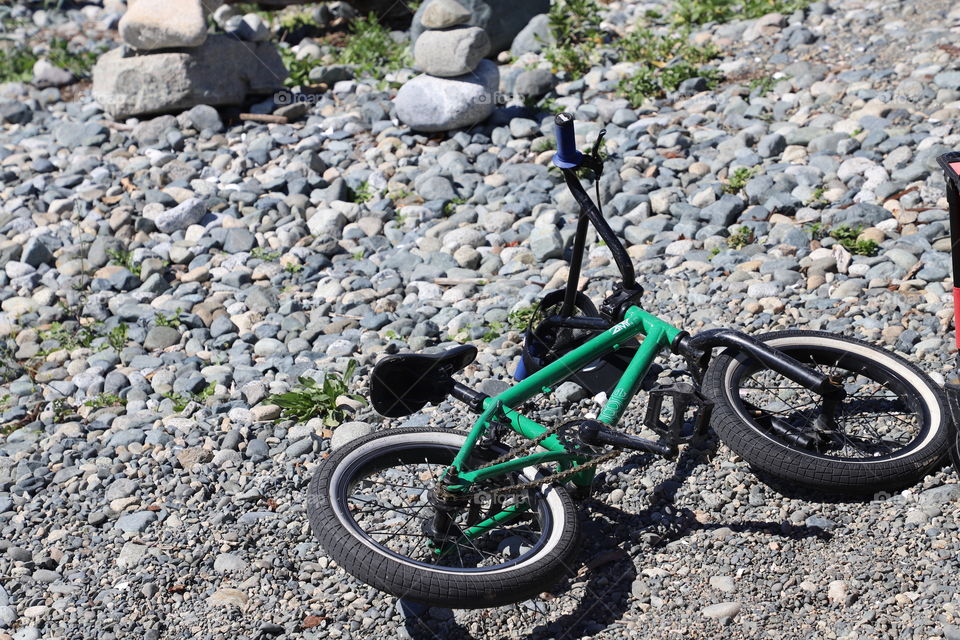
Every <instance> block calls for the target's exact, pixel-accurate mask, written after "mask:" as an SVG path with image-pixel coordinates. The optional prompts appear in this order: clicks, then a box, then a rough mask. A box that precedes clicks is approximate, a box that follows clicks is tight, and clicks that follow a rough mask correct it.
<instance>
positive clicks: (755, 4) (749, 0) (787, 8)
mask: <svg viewBox="0 0 960 640" xmlns="http://www.w3.org/2000/svg"><path fill="white" fill-rule="evenodd" d="M812 2H813V0H742V2H741V3H740V4H739V6H738V7H737V9H738V12H739V14H740V16H741V17H743V18H746V19H747V20H753V19H755V18H759V17H761V16H765V15H767V14H768V13H783V14H790V13H793V12H794V11H796V10H797V9H806V8H807V7H809V6H810V4H811V3H812Z"/></svg>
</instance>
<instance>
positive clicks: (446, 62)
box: [413, 27, 490, 78]
mask: <svg viewBox="0 0 960 640" xmlns="http://www.w3.org/2000/svg"><path fill="white" fill-rule="evenodd" d="M488 53H490V39H489V38H488V37H487V32H486V31H484V30H483V29H481V28H480V27H455V28H453V29H445V30H443V31H434V30H430V31H424V32H423V33H422V34H421V35H420V37H419V38H417V43H416V45H415V46H414V48H413V57H414V61H415V62H416V65H417V68H418V69H420V70H421V71H423V72H424V73H429V74H430V75H432V76H440V77H442V78H452V77H453V76H462V75H463V74H465V73H469V72H471V71H473V70H474V69H476V68H477V65H478V64H480V61H481V60H483V59H484V58H485V57H486V55H487V54H488Z"/></svg>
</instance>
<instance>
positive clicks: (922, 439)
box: [703, 331, 950, 494]
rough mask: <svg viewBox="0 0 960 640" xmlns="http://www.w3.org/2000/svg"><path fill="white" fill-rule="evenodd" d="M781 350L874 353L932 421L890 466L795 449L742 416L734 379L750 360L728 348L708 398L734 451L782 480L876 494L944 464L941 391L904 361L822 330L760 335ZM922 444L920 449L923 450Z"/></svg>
mask: <svg viewBox="0 0 960 640" xmlns="http://www.w3.org/2000/svg"><path fill="white" fill-rule="evenodd" d="M758 338H759V339H760V340H763V341H764V342H774V343H775V345H776V346H780V347H783V346H791V342H793V343H794V345H795V346H799V347H802V346H804V344H806V346H816V345H817V343H818V342H819V346H820V347H821V348H833V349H841V348H842V349H844V350H847V351H848V352H850V353H853V354H855V355H856V356H863V357H867V354H871V355H872V356H873V357H874V358H877V360H875V361H874V363H875V366H885V367H887V368H888V370H890V368H891V367H892V368H893V370H894V371H895V372H896V373H898V374H899V375H900V376H902V378H903V380H902V382H903V383H904V384H906V385H908V386H910V387H912V389H913V391H914V392H916V393H918V394H919V396H920V397H921V398H922V399H923V402H924V405H925V406H926V408H927V410H928V411H929V421H928V423H927V424H925V426H924V427H923V428H922V429H921V432H920V433H919V434H918V435H917V437H916V438H915V439H914V440H913V441H912V442H911V443H910V444H909V445H907V446H906V447H904V449H902V450H901V451H900V453H899V457H897V458H894V459H889V460H884V459H878V460H873V459H866V460H861V461H849V460H842V459H836V458H830V457H829V456H823V455H819V454H815V453H812V452H810V451H806V450H803V449H799V448H794V447H791V446H790V445H788V444H786V443H784V442H783V441H782V440H779V439H776V438H774V437H772V436H770V435H768V434H766V433H765V432H764V431H763V430H761V429H760V428H759V427H757V426H755V425H754V424H752V423H751V422H750V421H749V420H747V419H745V418H743V417H742V416H741V415H740V414H739V413H738V411H737V409H736V407H735V406H733V402H732V400H731V399H730V397H729V395H728V394H729V393H730V392H731V391H735V390H731V388H730V384H731V381H730V377H731V376H732V375H733V373H734V372H735V370H736V369H737V368H739V367H741V366H743V363H745V362H746V361H747V360H748V359H749V356H747V355H746V354H743V353H740V352H737V351H735V350H731V349H728V350H726V351H725V352H723V353H722V354H720V355H719V356H718V357H717V358H715V359H714V360H713V361H712V362H711V364H710V366H709V367H708V368H707V371H706V373H705V375H704V382H703V392H704V394H705V395H706V397H707V398H708V399H710V400H711V401H712V402H713V403H714V408H713V416H712V420H711V423H712V426H713V428H714V430H715V431H716V432H717V435H719V436H720V439H721V441H723V442H724V443H725V444H726V445H727V446H728V447H729V448H730V449H732V450H733V451H735V452H736V453H737V454H738V455H739V456H740V457H742V458H743V459H744V460H746V461H747V462H748V463H749V464H750V465H751V466H752V467H753V468H755V469H756V470H759V471H761V472H763V473H767V474H769V475H771V476H774V477H776V478H778V479H780V480H784V481H787V482H789V483H795V484H799V485H802V486H804V487H807V488H812V489H817V490H822V491H837V492H843V493H851V494H871V493H876V492H878V491H890V490H894V489H899V488H903V487H906V486H909V485H912V484H914V483H916V482H917V480H919V479H920V478H922V477H923V476H924V475H925V474H926V473H928V472H929V471H931V470H932V469H934V468H935V467H936V466H937V465H939V464H941V463H942V462H943V460H944V457H945V456H946V455H947V452H948V448H949V431H950V418H949V412H948V409H947V404H946V400H945V398H944V396H943V393H942V391H941V390H940V388H939V387H938V386H937V385H936V383H934V382H933V381H932V380H931V379H930V378H929V376H927V375H926V374H925V373H924V372H923V371H922V370H921V369H919V368H918V367H917V366H915V365H913V364H912V363H910V362H908V361H907V360H905V359H904V358H902V357H900V356H898V355H896V354H893V353H890V352H889V351H886V350H883V349H880V348H879V347H876V346H875V345H872V344H870V343H868V342H864V341H862V340H858V339H856V338H849V337H847V336H840V335H836V334H832V333H827V332H822V331H780V332H775V333H769V334H764V335H761V336H758ZM918 441H919V444H918Z"/></svg>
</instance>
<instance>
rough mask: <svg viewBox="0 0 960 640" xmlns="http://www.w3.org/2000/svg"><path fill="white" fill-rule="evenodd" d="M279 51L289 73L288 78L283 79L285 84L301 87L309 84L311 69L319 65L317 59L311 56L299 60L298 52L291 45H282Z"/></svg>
mask: <svg viewBox="0 0 960 640" xmlns="http://www.w3.org/2000/svg"><path fill="white" fill-rule="evenodd" d="M279 51H280V59H281V60H282V61H283V66H285V67H286V68H287V74H288V75H287V79H286V80H284V81H283V84H284V86H286V87H301V86H307V85H309V84H310V71H312V70H313V68H314V67H315V66H317V63H316V61H315V60H310V59H309V58H302V59H299V60H298V59H297V54H295V53H294V52H293V51H292V50H291V49H290V47H280V48H279Z"/></svg>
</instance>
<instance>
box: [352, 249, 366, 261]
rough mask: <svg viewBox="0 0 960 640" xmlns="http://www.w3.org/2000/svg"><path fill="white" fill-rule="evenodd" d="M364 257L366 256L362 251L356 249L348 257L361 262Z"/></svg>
mask: <svg viewBox="0 0 960 640" xmlns="http://www.w3.org/2000/svg"><path fill="white" fill-rule="evenodd" d="M366 255H367V254H366V252H365V251H364V250H363V249H358V250H357V251H354V252H353V253H351V254H350V257H351V258H353V259H354V260H363V258H364V256H366Z"/></svg>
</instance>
